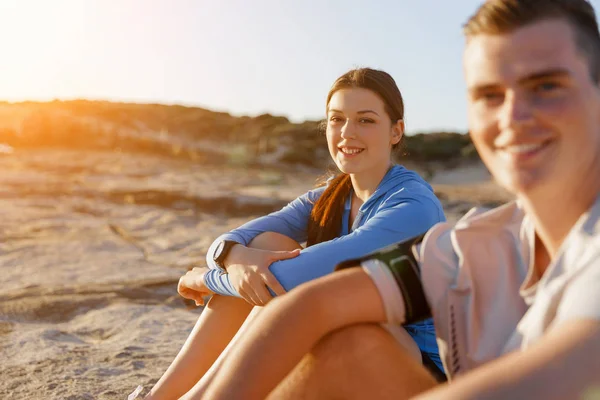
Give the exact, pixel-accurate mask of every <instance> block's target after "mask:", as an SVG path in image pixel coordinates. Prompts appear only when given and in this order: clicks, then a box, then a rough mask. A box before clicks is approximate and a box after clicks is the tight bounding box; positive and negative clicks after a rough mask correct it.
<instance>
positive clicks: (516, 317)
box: [418, 197, 600, 377]
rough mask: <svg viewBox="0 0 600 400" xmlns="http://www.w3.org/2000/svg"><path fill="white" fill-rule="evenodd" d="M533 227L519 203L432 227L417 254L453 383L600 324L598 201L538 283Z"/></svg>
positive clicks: (569, 237) (599, 213) (472, 212)
mask: <svg viewBox="0 0 600 400" xmlns="http://www.w3.org/2000/svg"><path fill="white" fill-rule="evenodd" d="M534 237H535V236H534V228H533V224H532V221H531V220H530V219H529V218H528V217H526V216H525V214H524V212H523V211H522V210H521V209H520V208H519V207H518V206H517V204H516V203H515V202H513V203H509V204H507V205H504V206H502V207H499V208H496V209H494V210H491V211H487V212H483V211H478V210H472V211H470V212H469V213H468V214H467V215H465V216H464V217H463V218H462V219H461V220H460V221H458V223H457V224H456V225H455V226H454V227H452V226H451V225H450V224H447V223H442V224H438V225H436V226H435V227H434V228H432V229H431V230H430V231H429V232H428V233H427V235H426V237H425V238H424V240H423V243H422V245H421V246H420V248H419V250H418V253H419V254H418V258H419V262H420V265H421V273H422V280H423V286H424V290H425V293H426V295H427V298H428V302H429V304H430V306H431V309H432V311H433V315H434V322H435V327H436V332H437V337H438V345H439V347H440V356H441V358H442V361H443V363H444V367H445V369H446V373H447V374H448V376H449V377H452V376H455V375H457V374H461V373H464V372H466V371H468V370H471V369H473V368H476V367H478V366H480V365H482V364H484V363H486V362H489V361H491V360H493V359H495V358H498V357H499V356H501V355H503V354H505V353H508V352H511V351H515V350H519V349H521V350H523V349H526V348H527V347H529V346H531V345H532V344H534V343H536V342H537V341H538V340H539V339H540V338H541V337H542V336H543V335H544V334H545V333H547V332H548V331H550V330H552V329H554V328H555V327H557V326H559V325H561V324H563V323H566V322H568V321H570V320H573V319H596V320H598V319H600V197H598V199H597V200H596V202H595V204H594V205H593V206H592V207H591V208H590V210H589V211H588V212H586V213H585V214H584V215H582V216H581V217H580V219H579V221H578V222H577V223H576V224H575V225H574V226H573V228H572V229H571V231H570V233H569V234H568V236H567V238H566V239H565V241H564V243H563V245H562V247H561V249H560V251H559V253H558V256H557V257H556V258H555V259H554V260H553V262H552V263H551V264H550V265H549V267H548V268H547V270H546V271H545V273H544V275H543V276H542V278H541V279H540V280H539V281H538V282H535V280H536V277H535V274H534V273H533V254H534V253H533V245H534Z"/></svg>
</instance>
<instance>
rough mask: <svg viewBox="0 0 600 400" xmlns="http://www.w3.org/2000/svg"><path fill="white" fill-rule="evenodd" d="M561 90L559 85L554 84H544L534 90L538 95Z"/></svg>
mask: <svg viewBox="0 0 600 400" xmlns="http://www.w3.org/2000/svg"><path fill="white" fill-rule="evenodd" d="M558 88H559V85H558V84H556V83H554V82H543V83H540V84H538V85H536V86H535V87H534V90H535V91H536V92H538V93H547V92H552V91H554V90H556V89H558Z"/></svg>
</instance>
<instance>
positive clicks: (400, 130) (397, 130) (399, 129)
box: [392, 119, 404, 145]
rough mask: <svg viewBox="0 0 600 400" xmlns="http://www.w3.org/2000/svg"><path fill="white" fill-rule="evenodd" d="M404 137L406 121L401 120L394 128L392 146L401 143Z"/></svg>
mask: <svg viewBox="0 0 600 400" xmlns="http://www.w3.org/2000/svg"><path fill="white" fill-rule="evenodd" d="M402 136H404V120H403V119H399V120H398V121H396V123H395V124H394V125H393V126H392V144H393V145H394V144H398V143H400V140H402Z"/></svg>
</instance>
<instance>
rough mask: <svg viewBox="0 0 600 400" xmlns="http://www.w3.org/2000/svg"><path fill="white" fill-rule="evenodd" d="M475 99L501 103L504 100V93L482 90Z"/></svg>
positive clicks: (487, 102) (488, 102) (489, 102)
mask: <svg viewBox="0 0 600 400" xmlns="http://www.w3.org/2000/svg"><path fill="white" fill-rule="evenodd" d="M475 100H478V101H482V102H484V103H486V104H492V105H493V104H501V103H502V102H503V101H504V93H502V92H483V93H479V94H478V95H477V96H476V97H475Z"/></svg>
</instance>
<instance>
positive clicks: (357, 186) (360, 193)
mask: <svg viewBox="0 0 600 400" xmlns="http://www.w3.org/2000/svg"><path fill="white" fill-rule="evenodd" d="M391 166H392V164H387V165H386V166H382V167H379V168H377V169H370V170H369V171H365V172H361V173H359V174H350V180H351V181H352V189H353V190H354V195H355V196H356V197H357V198H358V199H359V200H360V201H361V202H362V203H364V202H365V201H367V200H368V199H369V197H371V195H372V194H373V193H374V192H375V190H377V187H378V186H379V184H380V183H381V181H382V179H383V177H384V176H385V174H386V173H387V172H388V171H389V170H390V168H391Z"/></svg>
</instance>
